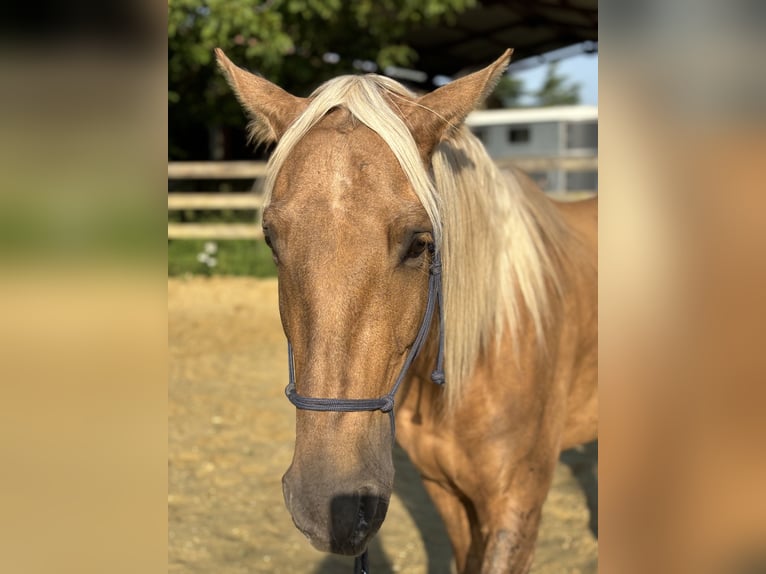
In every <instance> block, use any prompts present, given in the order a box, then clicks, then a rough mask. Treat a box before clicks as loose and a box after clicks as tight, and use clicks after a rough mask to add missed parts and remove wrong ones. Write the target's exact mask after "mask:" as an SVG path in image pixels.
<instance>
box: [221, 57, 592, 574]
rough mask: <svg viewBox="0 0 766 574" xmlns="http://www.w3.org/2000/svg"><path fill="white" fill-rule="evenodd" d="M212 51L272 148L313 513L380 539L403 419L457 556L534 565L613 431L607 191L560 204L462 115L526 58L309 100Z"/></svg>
mask: <svg viewBox="0 0 766 574" xmlns="http://www.w3.org/2000/svg"><path fill="white" fill-rule="evenodd" d="M216 55H217V60H218V64H219V66H220V68H221V69H222V71H223V72H224V74H225V76H226V78H227V80H228V82H229V84H230V85H231V87H232V89H233V91H234V92H235V94H236V96H237V98H238V99H239V102H240V103H241V105H242V106H243V107H244V109H245V111H246V112H247V113H248V115H249V116H250V117H251V118H252V122H251V124H250V126H249V131H250V135H251V137H252V138H253V140H254V141H256V142H259V143H264V142H276V147H275V148H274V150H273V153H272V155H271V158H270V160H269V167H268V174H267V176H266V179H265V190H264V193H265V197H266V203H265V208H264V211H263V215H262V225H263V232H264V237H265V241H266V243H267V244H268V245H269V247H270V248H271V250H272V253H273V258H274V261H275V263H276V265H277V270H278V285H279V311H280V316H281V322H282V326H283V329H284V332H285V335H286V337H287V340H288V342H289V354H288V355H289V361H290V383H291V385H292V389H291V387H290V385H288V396H289V397H290V398H291V400H292V401H293V402H294V404H296V406H299V409H298V410H297V411H296V437H295V450H294V454H293V460H292V463H291V465H290V467H289V468H288V470H287V471H286V473H285V475H284V477H283V479H282V485H283V493H284V499H285V504H286V506H287V508H288V510H289V512H290V514H291V516H292V519H293V522H294V523H295V525H296V527H297V528H298V529H299V530H300V531H301V532H302V533H303V534H304V535H305V536H306V537H307V538H308V540H309V541H310V543H311V544H312V545H313V546H314V547H315V548H317V549H319V550H322V551H327V552H334V553H340V554H346V555H353V556H359V555H360V554H362V553H363V552H364V551H365V549H366V547H367V544H368V543H369V541H370V540H371V538H372V537H373V536H374V535H375V533H376V532H377V531H378V529H379V528H380V525H381V524H382V522H383V519H384V518H385V515H386V509H387V507H388V503H389V500H390V496H391V492H392V486H393V480H394V467H393V463H392V449H391V446H392V443H393V439H394V433H395V438H396V440H397V441H398V442H399V444H400V445H401V446H402V447H403V448H404V449H405V451H406V452H407V454H408V455H409V457H410V459H411V460H412V462H413V464H414V465H415V467H416V468H417V469H418V472H419V473H420V475H421V477H422V479H423V482H424V484H425V487H426V490H427V491H428V493H429V495H430V497H431V498H432V500H433V502H434V504H435V506H436V508H437V510H438V512H439V514H440V515H441V517H442V518H443V520H444V523H445V526H446V529H447V533H448V535H449V538H450V542H451V545H452V550H453V560H454V565H455V567H456V569H457V571H459V572H462V573H474V572H481V573H482V574H490V573H491V574H497V573H512V574H523V573H526V572H528V571H529V569H530V567H531V563H532V557H533V554H534V546H535V542H536V538H537V532H538V528H539V523H540V517H541V509H542V506H543V502H544V501H545V498H546V496H547V493H548V490H549V488H550V485H551V481H552V475H553V471H554V468H555V466H556V463H557V460H558V456H559V454H560V452H561V451H562V450H563V449H566V448H569V447H573V446H575V445H579V444H582V443H586V442H589V441H591V440H593V439H595V437H596V435H597V426H598V423H597V401H598V395H597V340H598V336H597V333H598V331H597V201H596V200H595V199H589V200H584V201H581V202H576V203H558V202H555V201H554V200H552V199H551V198H549V197H547V196H546V195H545V194H544V193H543V192H542V191H541V190H540V189H539V188H538V187H537V186H536V185H535V184H534V183H533V182H532V181H531V179H530V178H528V177H527V176H526V175H524V174H523V173H521V172H520V171H516V170H512V171H511V172H510V173H506V172H504V171H501V170H499V169H498V167H496V164H495V163H494V162H493V161H492V160H491V159H490V157H489V156H488V154H487V152H486V150H485V149H484V147H483V146H482V144H481V142H480V141H479V140H478V139H477V138H476V137H475V136H474V135H473V134H472V133H471V132H470V130H469V129H468V128H467V127H466V126H465V124H464V120H465V118H466V116H467V115H468V113H469V112H470V111H472V110H473V109H474V108H475V107H477V106H478V105H480V104H481V102H482V101H483V100H484V98H486V97H487V96H488V94H489V93H490V92H491V91H492V89H493V88H494V86H495V84H496V83H497V81H498V80H499V78H500V77H501V75H502V74H503V73H504V71H505V70H506V68H507V66H508V64H509V62H510V55H511V51H510V50H507V51H506V52H505V53H504V54H503V55H502V56H501V57H500V58H499V59H498V60H496V61H495V62H494V63H492V64H490V65H489V66H487V67H486V68H484V69H482V70H479V71H477V72H474V73H472V74H470V75H466V76H463V77H461V78H459V79H457V80H455V81H453V82H451V83H448V84H446V85H444V86H442V87H440V88H438V89H436V90H434V91H432V92H430V93H427V94H425V95H422V96H419V97H416V96H415V95H414V94H413V93H411V92H410V91H409V90H407V89H406V88H404V87H403V86H402V85H401V84H399V83H398V82H396V81H394V80H392V79H389V78H386V77H383V76H380V75H375V74H368V75H347V76H339V77H337V78H334V79H332V80H329V81H328V82H326V83H324V84H323V85H321V86H320V87H319V88H317V89H316V90H315V91H314V92H313V93H312V94H311V95H310V96H309V97H307V98H301V97H297V96H293V95H291V94H289V93H288V92H286V91H284V90H283V89H281V88H280V87H278V86H276V85H275V84H272V83H271V82H269V81H268V80H266V79H265V78H263V77H260V76H258V75H256V74H252V73H250V72H248V71H246V70H244V69H242V68H239V67H237V66H236V65H235V64H233V63H232V62H231V60H229V59H228V58H227V57H226V55H225V54H224V53H223V52H222V51H221V50H217V52H216ZM434 297H436V300H437V302H436V303H434ZM432 315H433V316H434V320H433V321H431V316H432ZM421 332H423V334H424V336H423V337H418V334H419V333H421ZM421 339H423V340H421ZM416 347H417V348H418V350H419V351H420V352H419V353H414V354H413V350H414V349H415V348H416ZM415 355H417V356H415ZM442 363H443V365H442ZM435 364H438V367H439V368H437V371H441V370H442V369H443V377H444V381H445V383H444V384H443V385H439V384H434V383H433V382H432V381H431V375H432V371H433V370H434V365H435ZM436 374H437V375H439V374H440V373H438V372H437V373H436ZM437 382H441V381H437ZM392 389H393V390H392ZM369 397H380V398H378V399H374V400H371V399H369ZM301 401H303V402H301ZM332 405H336V406H337V405H346V407H347V408H345V409H342V408H340V407H338V408H333V407H332ZM364 406H366V407H367V408H363V407H364ZM380 411H383V412H384V413H386V412H388V413H389V415H391V417H392V418H391V420H390V421H389V417H387V416H385V415H384V414H382V413H381V412H380ZM393 413H395V426H394V425H393V424H392V423H393V422H394V418H393V416H394V415H393Z"/></svg>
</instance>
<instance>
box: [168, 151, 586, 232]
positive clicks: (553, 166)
mask: <svg viewBox="0 0 766 574" xmlns="http://www.w3.org/2000/svg"><path fill="white" fill-rule="evenodd" d="M497 164H498V165H499V166H500V167H501V168H504V167H509V166H511V165H513V166H516V167H518V168H520V169H522V170H524V171H526V172H541V171H549V170H565V171H597V170H598V158H597V157H592V156H589V157H517V158H513V159H504V160H498V161H497ZM265 175H266V162H258V161H202V162H191V161H190V162H170V163H168V180H171V179H172V180H192V179H193V180H235V179H245V180H257V179H261V178H263V177H264V176H265ZM255 188H256V186H255V185H253V186H252V191H249V192H241V193H229V192H217V191H209V192H194V193H191V192H182V191H173V192H170V193H168V211H179V210H199V209H206V210H208V209H214V210H224V209H225V210H254V211H255V212H256V213H257V214H258V216H257V217H256V218H254V220H253V221H252V222H250V223H168V239H261V238H262V237H263V232H262V231H261V226H260V221H259V219H260V210H261V208H262V207H263V196H262V195H260V194H259V193H257V192H256V191H255ZM594 193H595V190H578V191H568V192H567V193H566V195H565V196H560V195H555V194H551V195H554V196H555V197H557V198H559V199H565V200H566V199H570V200H571V199H578V198H581V197H584V196H588V195H593V194H594Z"/></svg>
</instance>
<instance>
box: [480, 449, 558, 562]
mask: <svg viewBox="0 0 766 574" xmlns="http://www.w3.org/2000/svg"><path fill="white" fill-rule="evenodd" d="M555 463H556V461H555V459H553V460H552V461H549V462H548V461H546V463H540V466H537V465H523V466H521V467H520V468H518V469H517V471H516V472H515V473H514V475H513V477H512V480H511V483H510V484H509V485H507V487H506V488H505V489H504V492H503V493H498V494H496V495H495V496H490V497H487V498H485V499H484V501H483V503H482V506H481V510H480V517H479V522H480V524H482V525H483V530H484V532H485V533H486V534H485V537H484V542H485V548H484V553H483V561H482V566H481V570H480V572H481V574H527V572H529V569H530V567H531V566H532V559H533V557H534V549H535V542H536V540H537V531H538V529H539V526H540V519H541V517H542V508H543V503H544V502H545V497H546V495H547V493H548V489H549V488H550V484H551V481H552V479H553V471H554V469H555Z"/></svg>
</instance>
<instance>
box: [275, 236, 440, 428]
mask: <svg viewBox="0 0 766 574" xmlns="http://www.w3.org/2000/svg"><path fill="white" fill-rule="evenodd" d="M429 250H430V251H431V266H430V269H429V277H428V301H427V302H426V311H425V314H424V315H423V322H422V323H421V324H420V329H419V330H418V334H417V336H416V337H415V342H414V343H413V344H412V347H411V348H410V352H409V353H408V354H407V358H406V359H405V361H404V365H402V370H401V371H400V372H399V376H398V377H397V378H396V382H395V383H394V386H393V387H392V388H391V390H390V391H389V392H388V393H387V394H385V395H383V396H382V397H378V398H376V399H325V398H316V397H304V396H302V395H299V394H298V391H297V390H296V389H295V364H294V361H293V347H292V345H291V344H290V342H289V341H288V342H287V354H288V365H289V371H290V382H289V383H288V385H287V388H286V389H285V394H286V395H287V398H288V399H289V400H290V402H291V403H292V404H293V405H295V407H296V408H299V409H302V410H307V411H325V412H329V411H335V412H357V411H382V412H384V413H388V416H389V418H390V419H391V438H392V439H393V438H394V436H395V434H396V423H395V421H394V396H395V395H396V392H397V391H398V390H399V386H400V385H401V384H402V382H403V381H404V377H405V376H406V374H407V371H408V370H409V368H410V366H411V365H412V362H413V361H414V360H415V358H416V357H417V356H418V353H420V350H421V349H422V348H423V344H424V343H425V340H426V338H427V337H428V331H429V329H430V327H431V320H432V319H433V315H434V311H435V309H436V308H437V307H438V308H439V350H438V354H437V357H436V369H435V370H434V371H433V373H431V380H432V381H433V382H434V383H436V384H438V385H443V384H444V312H443V299H442V280H441V271H442V263H441V254H440V253H439V251H437V250H435V249H434V247H433V246H431V247H430V248H429Z"/></svg>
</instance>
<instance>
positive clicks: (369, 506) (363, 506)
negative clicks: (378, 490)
mask: <svg viewBox="0 0 766 574" xmlns="http://www.w3.org/2000/svg"><path fill="white" fill-rule="evenodd" d="M354 498H355V499H357V500H358V503H357V506H358V508H357V511H356V515H355V517H354V519H353V521H352V523H351V527H350V528H348V526H346V527H345V528H341V529H338V528H332V529H331V536H330V552H332V553H333V554H342V555H346V556H356V555H358V554H361V553H362V552H364V550H365V549H366V548H367V544H369V542H370V540H371V539H372V537H373V536H375V534H377V532H378V530H379V529H380V527H381V525H382V524H383V520H385V518H386V513H387V512H388V503H389V499H388V498H383V497H380V496H370V495H360V496H358V497H356V496H355V497H354ZM333 503H335V500H334V501H333ZM334 506H336V504H331V508H333V507H334ZM331 514H332V513H331ZM331 519H332V520H333V522H335V517H334V516H332V517H331ZM334 526H336V524H334Z"/></svg>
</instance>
